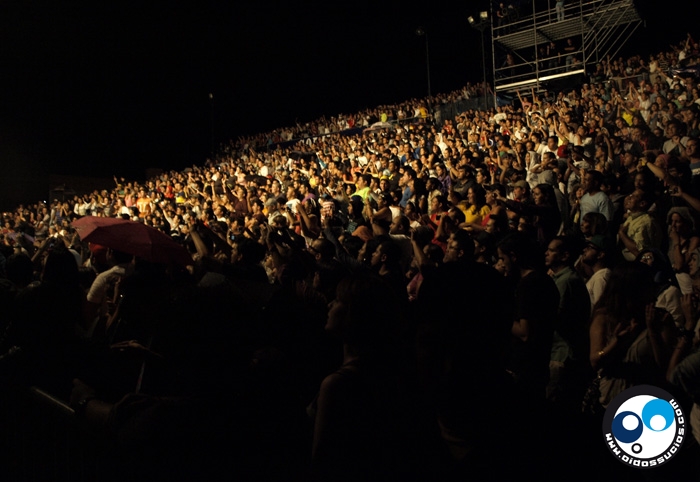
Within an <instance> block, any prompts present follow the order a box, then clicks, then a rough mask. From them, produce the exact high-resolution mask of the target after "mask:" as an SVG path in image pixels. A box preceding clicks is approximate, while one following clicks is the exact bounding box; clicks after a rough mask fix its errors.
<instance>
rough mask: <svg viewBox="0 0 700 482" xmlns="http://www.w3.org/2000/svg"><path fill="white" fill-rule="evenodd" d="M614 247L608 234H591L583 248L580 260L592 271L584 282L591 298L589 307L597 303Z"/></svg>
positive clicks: (606, 277) (602, 289)
mask: <svg viewBox="0 0 700 482" xmlns="http://www.w3.org/2000/svg"><path fill="white" fill-rule="evenodd" d="M614 249H615V242H614V241H613V240H612V239H611V238H610V237H609V236H604V235H602V234H596V235H594V236H591V237H590V238H589V239H588V241H587V244H586V246H585V247H584V248H583V255H582V256H581V262H582V263H583V265H584V266H585V267H587V268H589V269H590V270H591V271H592V272H593V274H592V275H591V277H590V278H588V281H587V282H586V288H587V289H588V295H589V296H590V298H591V309H593V306H595V304H596V303H598V300H599V299H600V297H601V295H602V294H603V291H604V290H605V285H606V284H607V282H608V278H610V266H611V265H612V256H613V254H614Z"/></svg>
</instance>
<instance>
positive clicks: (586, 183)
mask: <svg viewBox="0 0 700 482" xmlns="http://www.w3.org/2000/svg"><path fill="white" fill-rule="evenodd" d="M602 183H603V174H602V173H601V172H599V171H588V172H586V174H585V175H584V176H583V182H582V184H581V187H582V188H583V191H584V194H583V196H582V197H581V201H580V202H579V205H580V209H581V220H582V221H583V218H584V217H585V216H586V214H587V213H590V212H594V213H601V214H602V215H603V216H605V219H606V220H608V221H611V220H612V217H613V204H612V201H610V198H609V197H608V196H607V195H606V194H605V193H604V192H603V191H601V190H600V185H601V184H602Z"/></svg>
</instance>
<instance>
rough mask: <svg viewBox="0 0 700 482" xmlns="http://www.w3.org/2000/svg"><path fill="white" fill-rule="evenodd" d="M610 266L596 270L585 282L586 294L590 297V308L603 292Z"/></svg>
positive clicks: (608, 276)
mask: <svg viewBox="0 0 700 482" xmlns="http://www.w3.org/2000/svg"><path fill="white" fill-rule="evenodd" d="M610 273H611V271H610V268H603V269H601V270H598V271H596V272H595V273H593V276H591V279H589V280H588V283H586V288H588V295H589V296H590V297H591V310H593V306H595V304H596V303H597V302H598V300H599V299H600V296H601V295H602V294H603V290H604V289H605V285H606V284H607V283H608V278H610Z"/></svg>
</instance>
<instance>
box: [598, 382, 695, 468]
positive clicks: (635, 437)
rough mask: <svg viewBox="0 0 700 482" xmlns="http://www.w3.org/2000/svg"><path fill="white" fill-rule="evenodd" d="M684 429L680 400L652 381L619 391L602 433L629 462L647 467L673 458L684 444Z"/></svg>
mask: <svg viewBox="0 0 700 482" xmlns="http://www.w3.org/2000/svg"><path fill="white" fill-rule="evenodd" d="M685 430H686V428H685V416H684V415H683V411H682V410H681V407H680V404H679V403H678V402H677V401H676V400H675V399H674V398H673V397H672V396H671V394H670V393H668V392H666V391H665V390H662V389H660V388H657V387H653V386H651V385H639V386H636V387H632V388H630V389H628V390H625V391H624V392H622V393H620V394H619V395H618V396H617V397H615V399H614V400H613V401H612V402H611V403H610V405H608V408H607V409H606V411H605V416H604V418H603V436H604V437H605V443H606V444H607V446H608V448H609V449H610V451H611V452H612V454H613V455H614V456H615V457H616V458H617V459H618V460H619V461H620V462H622V463H624V464H626V465H630V466H632V467H639V468H645V469H646V468H651V467H657V466H659V465H662V464H665V463H667V462H668V461H669V460H671V459H672V458H673V457H674V456H675V455H676V454H677V453H678V451H679V450H680V448H681V445H682V444H683V440H684V439H685Z"/></svg>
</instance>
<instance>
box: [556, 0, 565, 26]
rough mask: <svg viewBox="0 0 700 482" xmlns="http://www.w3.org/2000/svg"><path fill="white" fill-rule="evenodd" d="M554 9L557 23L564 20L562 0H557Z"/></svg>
mask: <svg viewBox="0 0 700 482" xmlns="http://www.w3.org/2000/svg"><path fill="white" fill-rule="evenodd" d="M554 9H555V10H556V12H557V22H561V21H562V20H564V0H557V3H556V4H555V5H554Z"/></svg>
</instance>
